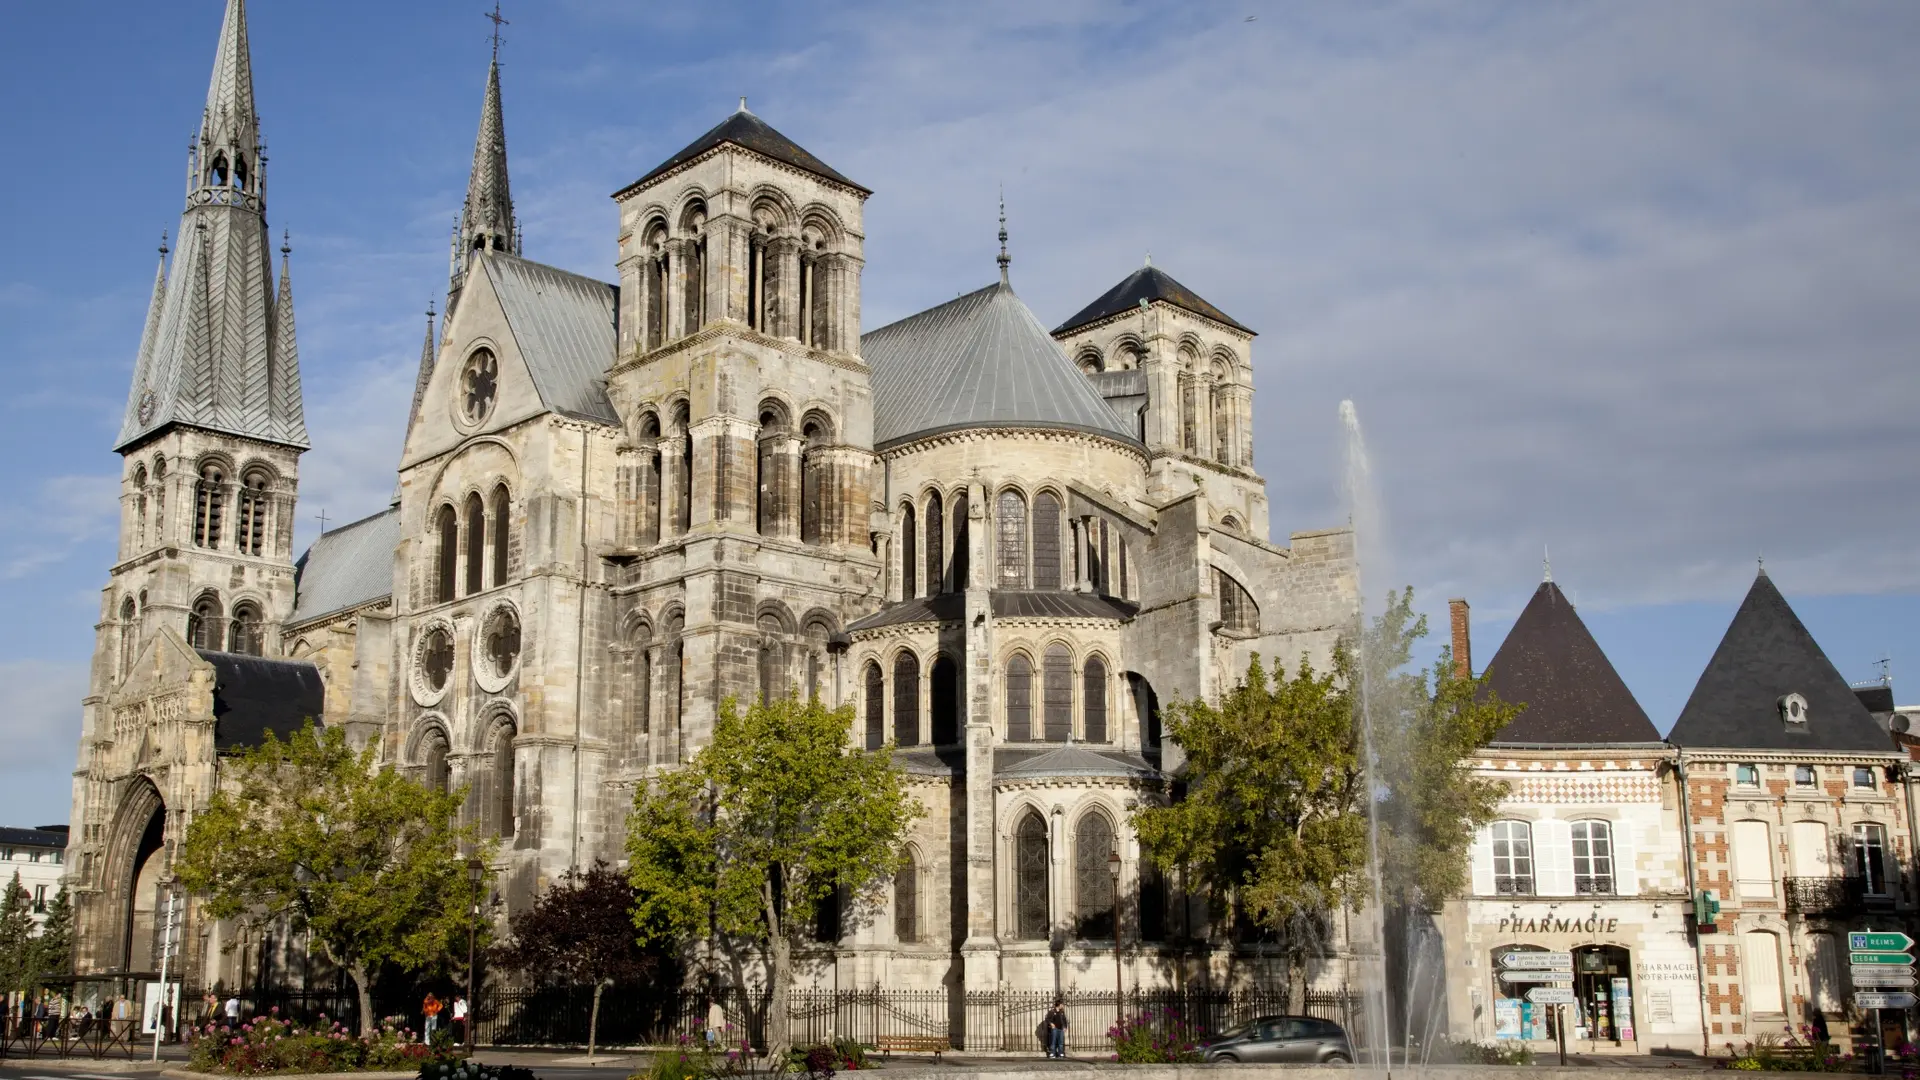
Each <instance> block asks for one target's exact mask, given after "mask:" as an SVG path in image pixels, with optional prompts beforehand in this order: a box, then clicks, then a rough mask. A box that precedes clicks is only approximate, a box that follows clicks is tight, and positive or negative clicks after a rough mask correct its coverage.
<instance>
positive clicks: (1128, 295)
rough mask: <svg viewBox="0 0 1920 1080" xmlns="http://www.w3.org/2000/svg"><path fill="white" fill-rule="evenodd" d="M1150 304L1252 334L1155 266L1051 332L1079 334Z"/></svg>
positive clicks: (1127, 279)
mask: <svg viewBox="0 0 1920 1080" xmlns="http://www.w3.org/2000/svg"><path fill="white" fill-rule="evenodd" d="M1142 300H1145V301H1147V302H1148V303H1152V302H1154V301H1155V300H1159V301H1163V302H1165V303H1168V304H1172V305H1173V306H1174V307H1177V308H1182V309H1185V310H1187V311H1191V312H1193V313H1194V314H1195V315H1198V316H1200V317H1202V318H1206V319H1212V320H1213V321H1214V322H1217V323H1220V324H1222V325H1225V326H1231V327H1233V328H1234V329H1235V330H1238V331H1240V332H1241V333H1245V334H1251V333H1253V331H1252V330H1249V329H1247V328H1246V327H1244V326H1241V325H1240V324H1239V323H1237V322H1235V321H1234V320H1233V318H1232V317H1231V316H1229V315H1228V314H1227V313H1226V312H1224V311H1221V310H1220V309H1219V308H1217V307H1214V306H1213V305H1212V304H1209V303H1207V302H1206V301H1205V300H1203V299H1201V298H1200V294H1199V293H1196V292H1194V291H1193V290H1192V289H1189V288H1187V287H1186V286H1185V285H1182V284H1180V283H1179V282H1177V281H1175V280H1173V277H1172V276H1171V275H1169V274H1168V273H1167V272H1166V271H1164V270H1162V269H1160V268H1159V267H1157V266H1143V267H1141V268H1140V269H1138V270H1135V271H1134V272H1133V273H1131V274H1128V275H1127V276H1126V277H1124V278H1122V279H1121V281H1120V284H1118V285H1115V286H1114V287H1113V288H1111V289H1108V290H1107V291H1106V292H1104V293H1101V294H1100V298H1099V299H1098V300H1095V301H1094V302H1093V303H1091V304H1088V305H1087V306H1086V307H1083V308H1081V309H1080V311H1079V313H1078V314H1076V315H1075V316H1074V317H1073V318H1071V319H1068V320H1067V321H1066V322H1063V323H1061V324H1060V326H1059V327H1058V328H1057V329H1055V330H1054V333H1056V334H1064V333H1066V332H1068V331H1069V330H1078V329H1079V328H1080V327H1082V326H1085V325H1087V324H1088V323H1095V322H1099V321H1100V320H1101V319H1104V318H1107V317H1108V316H1112V315H1119V314H1122V313H1123V312H1128V311H1132V310H1134V309H1135V308H1138V307H1139V306H1140V301H1142Z"/></svg>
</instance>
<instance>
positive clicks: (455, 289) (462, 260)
mask: <svg viewBox="0 0 1920 1080" xmlns="http://www.w3.org/2000/svg"><path fill="white" fill-rule="evenodd" d="M498 52H499V47H498V46H497V45H496V46H495V57H494V59H493V61H492V62H491V63H489V64H488V65H487V92H486V96H485V97H484V98H483V99H482V100H481V103H480V133H479V134H478V135H477V136H475V138H474V140H473V172H472V174H471V175H469V176H468V178H467V201H466V203H465V205H463V206H462V207H461V208H460V227H459V230H458V232H457V233H456V234H455V236H454V251H453V280H452V282H451V284H450V288H449V292H450V293H452V294H455V295H457V294H458V293H459V291H460V286H461V284H462V283H463V282H464V281H465V280H466V275H467V267H468V264H469V263H470V262H471V261H472V259H473V254H474V252H476V251H479V250H481V249H483V248H485V249H489V250H492V251H507V252H511V253H513V254H515V255H518V254H519V253H520V235H519V230H518V229H517V228H515V222H514V219H513V193H512V191H511V190H510V188H509V186H508V183H507V123H506V117H505V115H504V114H503V113H502V111H501V108H500V59H499V56H498ZM447 312H448V314H452V312H453V303H452V300H451V299H449V301H448V305H447Z"/></svg>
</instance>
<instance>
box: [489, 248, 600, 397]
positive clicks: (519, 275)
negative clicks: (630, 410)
mask: <svg viewBox="0 0 1920 1080" xmlns="http://www.w3.org/2000/svg"><path fill="white" fill-rule="evenodd" d="M480 262H481V265H483V266H485V267H486V268H487V280H489V281H490V282H492V284H493V291H494V295H495V296H496V297H497V298H498V299H499V301H500V310H501V311H502V312H503V313H505V315H506V317H507V325H508V327H510V328H511V329H512V330H513V340H514V342H515V344H517V345H519V347H520V356H521V358H522V359H524V360H525V361H526V364H527V371H528V372H529V373H530V374H531V375H532V376H533V385H534V389H535V390H536V391H538V392H539V394H540V401H541V403H542V404H544V405H546V407H547V408H549V409H552V410H553V411H554V412H557V413H562V414H564V415H567V416H572V417H577V418H579V419H583V420H595V421H598V422H600V423H603V424H612V425H616V426H617V425H618V424H619V423H620V415H619V414H618V413H616V412H615V411H614V409H613V402H612V401H611V400H610V399H608V397H607V384H606V374H607V368H608V367H610V366H611V365H612V364H613V353H614V348H615V344H616V342H615V338H616V335H617V327H616V326H615V324H614V318H615V315H614V312H615V311H617V310H618V307H619V305H618V302H617V301H618V297H619V292H620V290H619V288H618V287H616V286H613V285H609V284H607V283H606V282H604V281H595V280H594V279H592V278H590V277H582V276H581V275H579V274H574V273H569V272H567V271H565V270H562V269H560V268H558V267H554V266H547V265H546V264H544V263H537V262H533V261H531V260H528V259H522V258H520V257H519V256H517V255H509V254H506V253H505V252H500V251H489V252H486V253H484V254H483V255H482V257H481V260H480Z"/></svg>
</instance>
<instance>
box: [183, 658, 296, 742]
mask: <svg viewBox="0 0 1920 1080" xmlns="http://www.w3.org/2000/svg"><path fill="white" fill-rule="evenodd" d="M195 651H196V652H199V654H200V658H201V659H203V660H205V661H206V662H207V663H209V664H212V665H213V745H214V749H215V750H221V751H224V750H238V749H242V748H245V747H249V746H258V745H259V744H260V742H261V741H262V740H263V739H265V738H266V734H267V732H269V731H271V732H273V733H274V734H275V735H277V736H279V737H281V738H283V739H284V738H286V737H287V736H288V735H291V734H293V733H294V732H296V731H298V730H300V727H301V725H303V724H305V723H306V722H307V721H308V720H312V721H313V722H314V723H315V724H318V723H320V721H321V718H322V714H323V713H324V711H325V709H326V697H327V688H326V684H325V683H323V682H322V681H321V680H320V669H319V668H317V667H315V666H314V665H312V664H310V663H308V662H306V661H305V660H269V659H267V658H266V657H263V656H243V655H241V654H239V653H227V652H208V651H205V650H195Z"/></svg>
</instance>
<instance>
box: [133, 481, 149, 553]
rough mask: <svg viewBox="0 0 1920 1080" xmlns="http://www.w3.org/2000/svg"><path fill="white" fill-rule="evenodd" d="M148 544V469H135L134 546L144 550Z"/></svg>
mask: <svg viewBox="0 0 1920 1080" xmlns="http://www.w3.org/2000/svg"><path fill="white" fill-rule="evenodd" d="M146 543H147V467H146V466H145V465H135V466H134V467H133V545H134V547H135V549H139V548H143V547H145V546H146Z"/></svg>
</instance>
